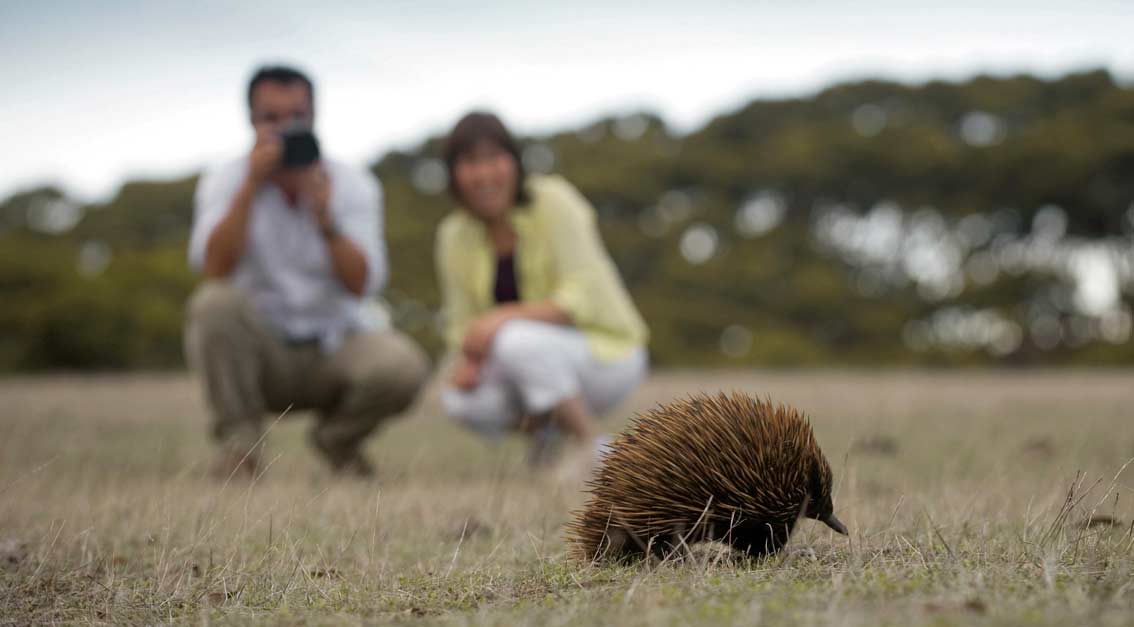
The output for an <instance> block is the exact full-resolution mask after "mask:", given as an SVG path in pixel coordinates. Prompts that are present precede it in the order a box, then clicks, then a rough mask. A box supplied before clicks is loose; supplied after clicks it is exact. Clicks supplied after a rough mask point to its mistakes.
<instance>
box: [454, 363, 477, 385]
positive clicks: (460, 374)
mask: <svg viewBox="0 0 1134 627" xmlns="http://www.w3.org/2000/svg"><path fill="white" fill-rule="evenodd" d="M481 363H482V362H479V361H473V360H471V359H469V358H468V357H461V361H460V362H459V363H458V364H457V367H456V368H454V369H453V379H452V382H453V385H454V386H455V387H457V388H459V389H462V390H471V389H473V388H475V387H476V386H477V385H479V384H480V365H481Z"/></svg>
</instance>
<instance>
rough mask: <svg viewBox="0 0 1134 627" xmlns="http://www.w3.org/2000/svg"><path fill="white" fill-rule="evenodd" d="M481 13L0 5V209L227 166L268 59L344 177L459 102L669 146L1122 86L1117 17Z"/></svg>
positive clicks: (438, 7) (874, 6) (1013, 11)
mask: <svg viewBox="0 0 1134 627" xmlns="http://www.w3.org/2000/svg"><path fill="white" fill-rule="evenodd" d="M487 4H488V3H471V2H465V3H457V2H448V3H441V2H427V1H419V2H369V1H356V2H347V1H334V0H321V1H319V2H311V1H310V0H307V1H305V2H289V1H283V2H274V3H271V4H270V5H269V4H267V3H256V4H255V6H254V5H253V4H252V3H248V4H247V5H245V6H237V5H236V3H234V2H226V1H221V0H197V1H193V2H189V1H185V2H178V3H174V2H126V1H118V0H103V1H101V2H86V1H83V2H79V1H74V2H71V1H66V2H64V1H51V0H44V1H42V2H16V1H14V0H0V59H3V61H2V62H0V85H3V95H2V96H0V137H2V138H3V146H4V149H3V150H2V151H0V198H3V197H5V196H7V195H8V194H9V193H11V192H13V191H16V190H18V189H21V188H26V187H29V186H32V185H38V184H43V183H55V184H59V185H62V186H63V187H64V188H65V189H66V190H67V191H69V192H70V193H72V194H74V195H76V196H78V197H80V198H84V199H92V198H102V197H105V196H107V195H109V194H111V193H113V192H114V191H115V189H116V188H117V186H118V185H119V184H121V183H122V182H123V181H124V180H126V179H128V178H169V177H173V176H182V175H186V174H189V173H192V172H194V171H195V170H197V169H199V168H200V167H201V166H202V165H203V164H206V163H209V162H211V161H213V160H216V159H219V158H224V157H227V156H231V155H234V154H237V153H239V152H243V151H244V150H245V149H246V147H247V145H248V143H249V141H250V132H249V128H248V125H247V117H246V111H245V104H244V88H245V82H246V81H247V79H248V77H249V75H250V73H251V71H252V69H253V68H254V67H255V66H256V65H258V64H261V63H264V62H273V61H284V62H291V63H295V64H297V65H299V66H301V67H303V68H305V69H307V70H308V71H309V72H310V73H311V74H312V75H313V77H314V78H315V81H316V87H317V89H318V92H319V93H318V107H319V111H318V116H319V120H318V131H319V134H320V136H321V139H322V142H323V144H324V147H325V151H326V152H327V153H328V154H332V155H335V156H338V157H340V158H343V159H347V160H351V161H355V162H358V163H366V162H369V161H371V160H373V159H374V158H375V157H377V156H379V155H380V154H382V153H383V152H384V151H386V150H388V149H390V148H393V147H397V146H412V145H414V144H416V143H417V142H418V141H420V140H422V139H424V138H425V137H426V136H427V135H429V134H431V133H440V132H443V131H444V130H445V129H447V128H448V127H449V126H450V125H451V124H452V123H453V122H454V121H455V120H456V118H457V117H458V116H459V115H460V114H461V113H463V112H464V111H466V110H468V109H469V108H471V107H474V106H476V107H488V108H491V109H494V110H496V111H498V112H499V113H500V114H502V116H503V117H504V118H505V120H506V121H507V122H509V123H510V124H511V125H512V126H513V127H514V128H516V130H518V131H519V132H522V133H539V132H543V131H551V130H556V129H560V128H565V127H574V126H580V125H582V124H584V123H586V122H588V121H591V120H593V119H595V118H597V117H599V116H603V115H608V114H618V113H628V112H632V111H637V110H642V109H645V110H649V111H653V112H656V113H659V114H660V115H662V116H663V117H664V118H665V119H666V120H667V121H668V122H669V123H670V124H672V125H674V126H676V127H677V128H679V129H681V130H688V129H691V128H695V127H696V126H698V125H700V124H702V123H703V122H705V121H706V120H707V119H708V118H710V117H712V116H713V115H716V114H719V113H723V112H725V111H728V110H729V109H731V108H734V107H736V106H739V105H740V104H742V103H744V102H746V101H747V100H749V99H751V98H756V97H776V96H782V95H800V94H807V93H811V92H814V91H816V90H817V89H820V88H822V87H824V86H827V85H829V84H832V83H834V82H837V81H842V80H848V79H855V78H863V77H881V78H891V79H898V80H902V81H907V82H921V81H925V80H928V79H932V78H945V79H963V78H967V77H969V76H972V75H974V74H977V73H982V72H986V73H993V74H1008V73H1015V72H1033V73H1038V74H1042V75H1045V76H1055V75H1058V74H1062V73H1064V72H1067V71H1071V70H1079V69H1085V68H1090V67H1105V68H1108V69H1109V70H1111V71H1112V72H1113V73H1114V74H1115V75H1116V76H1117V77H1118V78H1119V80H1121V81H1123V82H1126V83H1129V82H1131V81H1132V80H1134V46H1131V45H1130V37H1131V27H1132V26H1134V19H1132V18H1134V1H1131V0H1121V1H1120V0H1080V1H1078V2H1048V1H1044V0H1033V1H1031V2H1014V1H1013V2H995V1H992V0H988V1H985V2H970V1H959V2H949V3H940V2H927V3H923V4H924V6H923V8H918V5H919V4H920V3H917V2H913V1H905V2H870V3H849V2H840V1H827V0H813V1H810V2H801V3H785V2H774V3H773V2H756V1H748V2H713V1H712V0H699V1H697V2H664V1H657V2H652V3H640V4H645V5H646V6H649V7H650V8H649V10H648V12H642V11H641V10H639V9H635V8H632V7H629V6H626V7H617V6H609V5H610V4H611V3H606V2H590V1H588V0H577V1H575V2H559V3H555V6H547V7H536V6H532V5H533V4H534V3H526V2H498V3H492V4H491V6H477V5H487ZM261 6H270V7H271V8H270V9H268V8H260V7H261Z"/></svg>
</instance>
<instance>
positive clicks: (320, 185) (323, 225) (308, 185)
mask: <svg viewBox="0 0 1134 627" xmlns="http://www.w3.org/2000/svg"><path fill="white" fill-rule="evenodd" d="M299 194H300V198H301V199H302V202H303V205H304V206H305V207H307V210H308V211H310V212H311V217H312V218H314V219H315V224H316V225H317V226H318V227H319V230H320V231H321V232H322V233H323V234H324V235H330V234H333V233H335V232H336V227H337V225H336V224H335V217H334V215H333V214H332V213H331V179H330V177H329V176H327V170H326V169H325V168H323V164H321V163H315V164H312V165H311V166H308V168H307V170H306V171H304V173H303V179H302V181H301V183H300V191H299Z"/></svg>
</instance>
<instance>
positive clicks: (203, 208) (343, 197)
mask: <svg viewBox="0 0 1134 627" xmlns="http://www.w3.org/2000/svg"><path fill="white" fill-rule="evenodd" d="M323 165H324V167H325V168H326V169H327V175H328V178H329V179H330V183H331V195H330V204H331V206H330V211H331V213H332V215H333V216H334V220H335V224H336V225H337V226H338V228H339V230H340V231H341V233H342V234H343V235H344V236H346V237H349V238H350V240H351V241H352V242H353V243H354V244H355V245H356V246H357V247H358V248H359V250H361V251H362V253H363V255H365V257H366V285H365V287H364V289H363V295H362V296H356V295H355V294H353V293H351V292H350V291H349V290H347V288H346V287H345V286H344V285H343V284H342V282H341V281H340V280H339V279H338V277H337V276H336V275H335V270H334V267H333V266H332V265H331V257H330V252H329V251H328V249H327V244H326V242H325V241H324V240H323V236H322V235H321V234H320V232H319V227H318V225H317V224H316V222H315V218H314V217H313V216H312V215H311V212H310V211H308V210H307V209H305V208H303V207H295V206H291V205H289V204H288V201H287V199H286V197H285V196H284V194H283V191H282V190H280V188H279V187H277V186H275V185H273V184H271V183H267V184H265V185H263V186H262V187H261V188H260V189H259V190H258V191H257V192H256V195H255V197H254V198H253V199H252V207H251V213H250V217H249V223H248V240H247V241H246V242H245V245H244V254H243V256H242V257H241V258H240V261H239V262H238V263H237V265H236V268H235V269H234V270H233V273H232V275H231V277H230V280H231V281H232V283H233V285H235V286H236V287H237V288H239V289H240V290H242V291H243V292H244V293H245V294H247V295H248V296H249V297H250V298H251V300H252V303H253V305H254V306H255V307H256V308H257V309H258V310H259V312H260V313H261V314H262V315H263V317H264V318H265V319H266V320H267V321H268V322H269V323H270V324H271V325H272V327H274V330H275V331H276V332H277V333H278V334H279V335H280V336H281V337H282V338H283V339H285V340H287V339H291V340H307V339H318V340H319V342H320V344H321V345H322V348H323V350H324V351H327V352H330V351H333V350H335V349H336V348H337V347H338V346H339V345H340V344H341V342H342V339H343V337H344V336H346V335H347V334H348V333H350V332H353V331H358V330H369V329H373V328H375V327H377V326H379V325H380V324H382V312H381V309H380V308H379V307H378V305H377V303H375V302H374V301H373V296H374V295H375V294H376V293H378V291H379V290H381V288H382V287H383V286H384V285H385V283H386V278H387V266H386V243H385V241H384V239H383V233H382V228H383V224H382V187H381V185H380V184H379V182H378V181H377V179H375V178H374V176H372V175H371V174H370V173H369V172H366V171H364V170H361V169H359V168H355V167H351V166H348V165H345V164H342V163H338V162H335V161H329V160H323ZM247 169H248V160H247V157H243V158H240V159H237V160H234V161H230V162H228V163H224V164H221V165H219V166H216V167H213V168H210V169H209V170H208V171H206V172H205V174H204V175H202V176H201V179H200V181H199V182H198V183H197V192H196V195H195V197H194V206H193V231H192V235H191V236H190V239H189V265H190V266H191V267H192V268H193V269H194V270H196V271H198V272H200V270H201V267H202V266H203V265H204V262H205V245H206V244H207V243H208V240H209V236H210V235H211V234H212V232H213V229H214V228H216V226H217V224H218V223H219V222H220V221H221V219H223V218H224V216H225V214H226V213H227V212H228V209H229V207H230V205H231V204H232V199H233V197H234V196H235V195H236V193H237V191H238V190H239V188H240V185H241V183H242V182H243V180H244V176H245V173H246V172H247Z"/></svg>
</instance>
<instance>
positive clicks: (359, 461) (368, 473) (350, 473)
mask: <svg viewBox="0 0 1134 627" xmlns="http://www.w3.org/2000/svg"><path fill="white" fill-rule="evenodd" d="M311 446H313V447H315V450H316V451H319V454H320V455H322V456H323V459H325V460H326V461H327V463H328V464H329V465H330V466H331V472H332V473H334V474H336V475H339V476H343V477H355V478H357V479H372V478H374V477H375V476H376V475H377V474H378V473H377V471H376V470H375V469H374V464H372V463H370V460H369V459H366V455H364V454H363V452H362V450H361V447H359V446H357V445H351V446H333V445H328V444H326V443H324V442H323V441H322V440H321V439H319V436H317V435H315V434H314V433H312V434H311Z"/></svg>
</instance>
